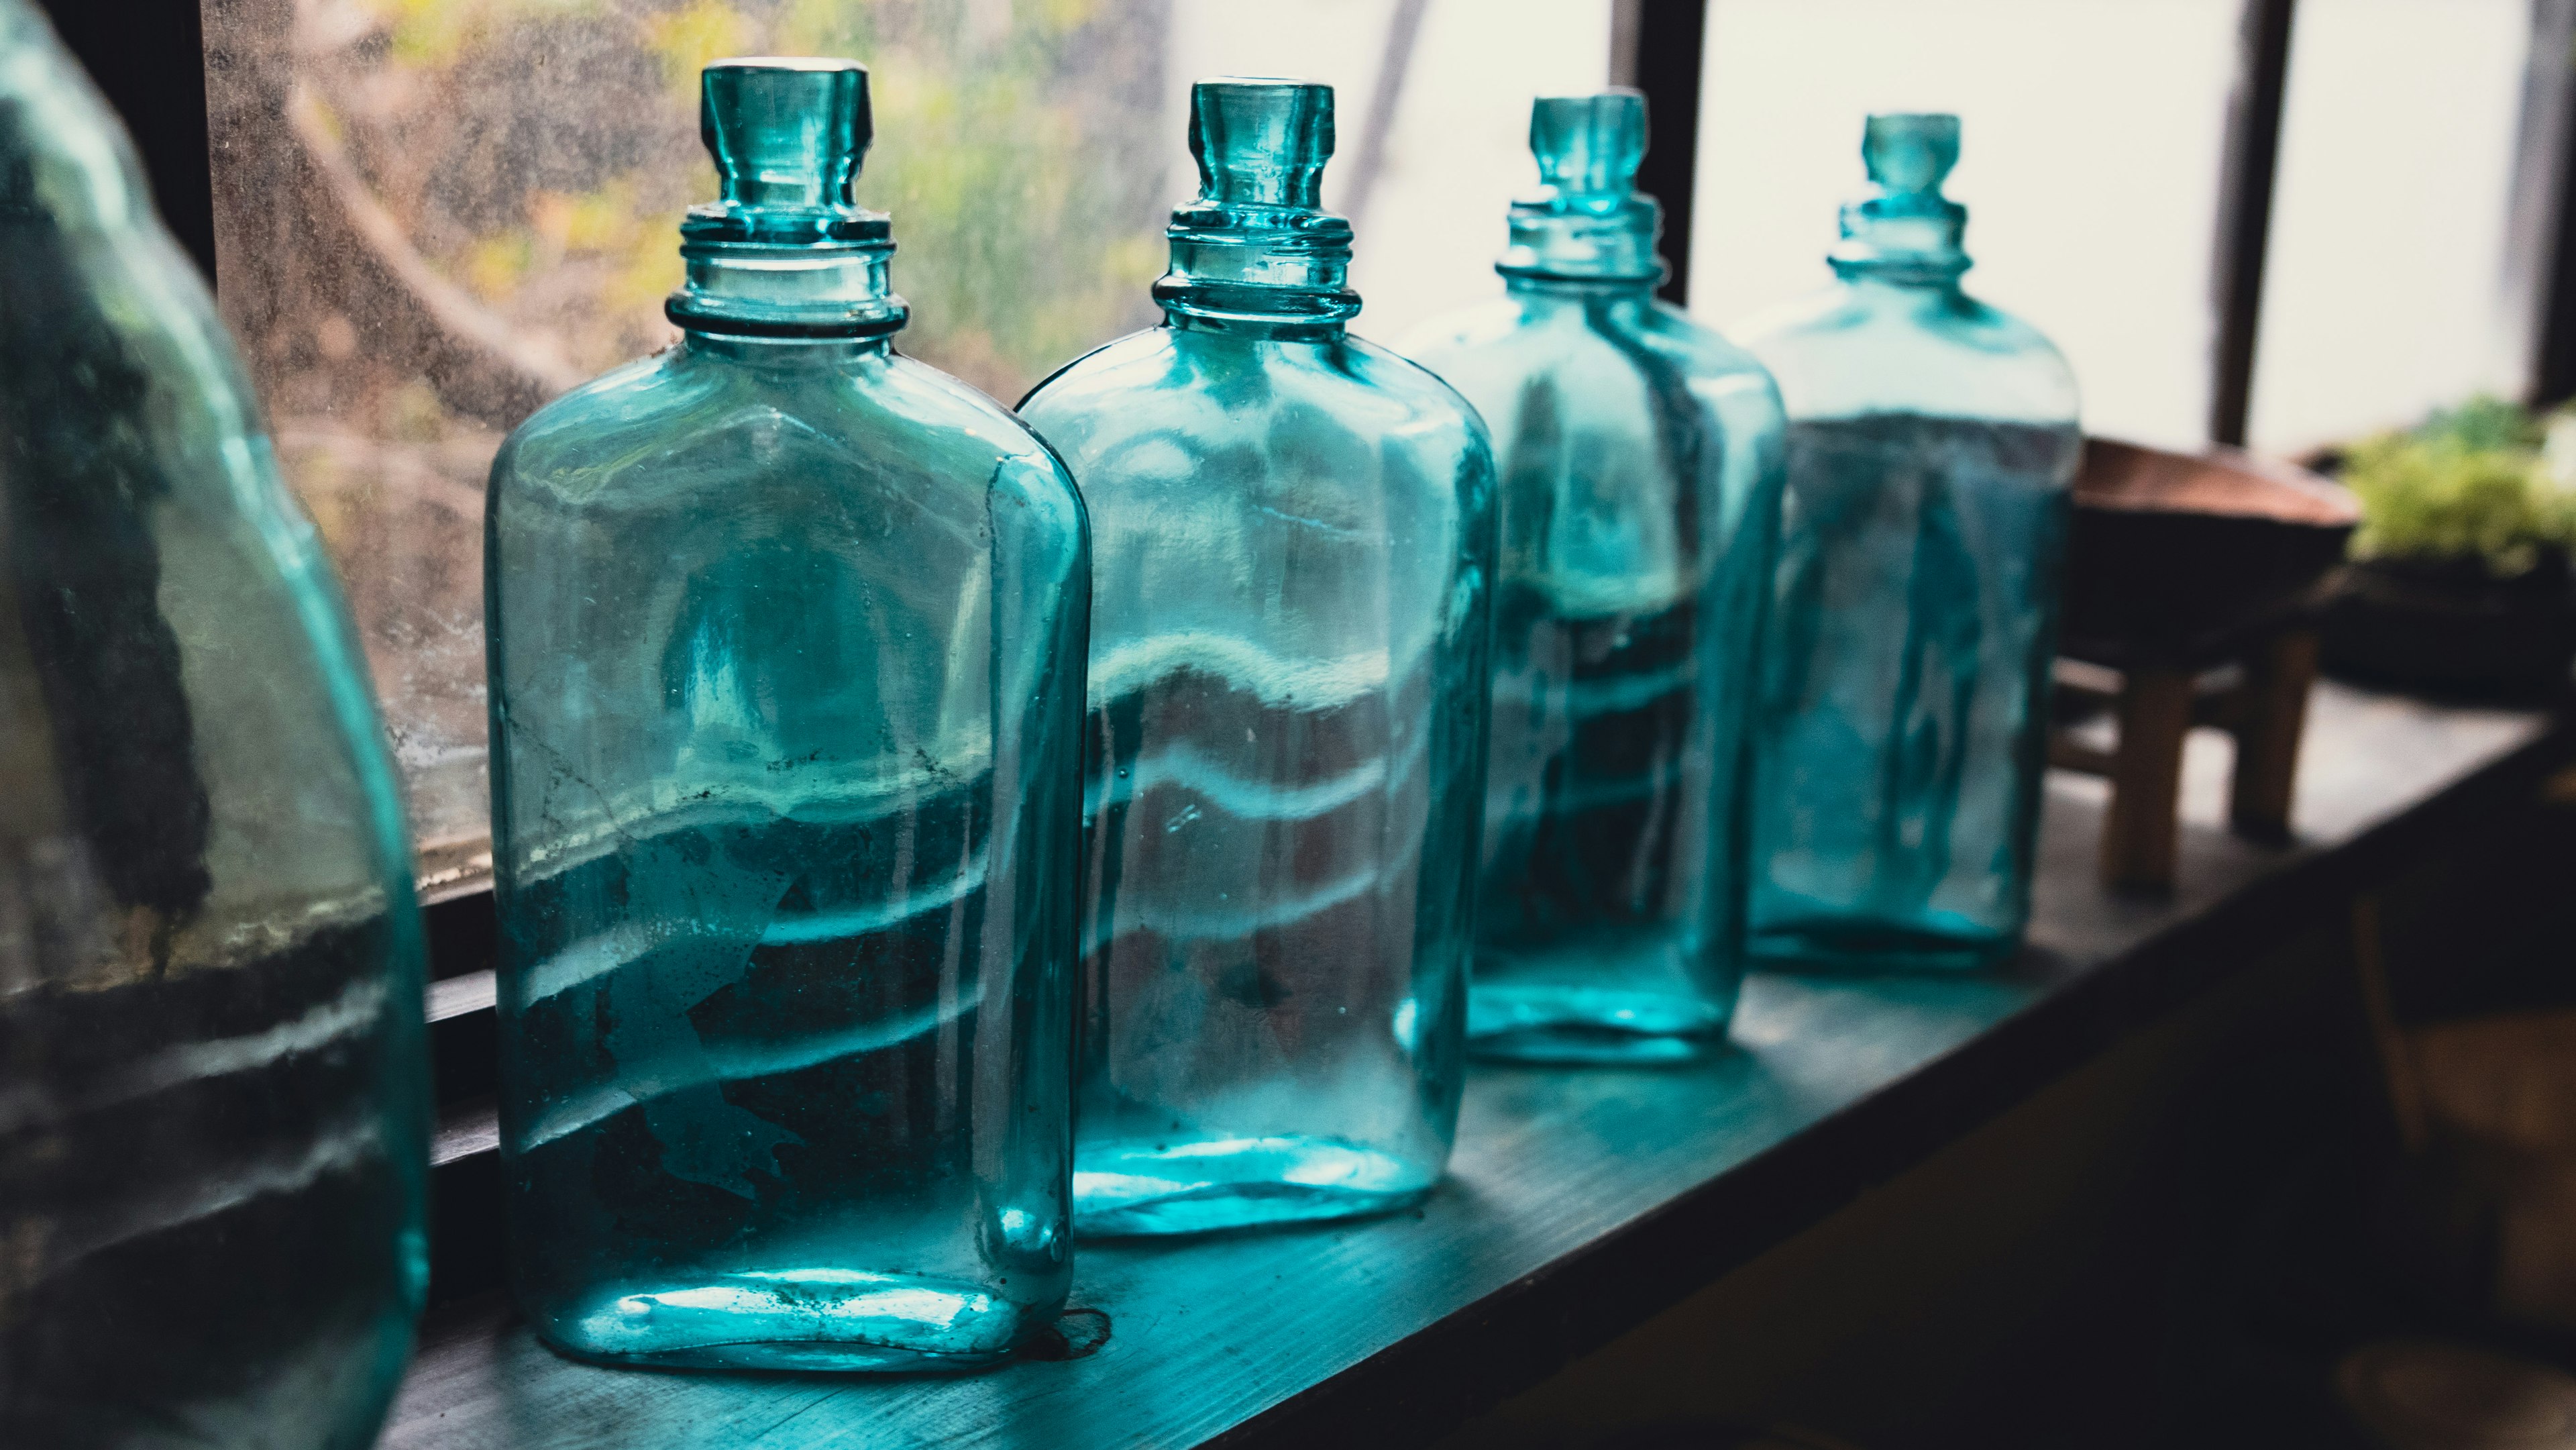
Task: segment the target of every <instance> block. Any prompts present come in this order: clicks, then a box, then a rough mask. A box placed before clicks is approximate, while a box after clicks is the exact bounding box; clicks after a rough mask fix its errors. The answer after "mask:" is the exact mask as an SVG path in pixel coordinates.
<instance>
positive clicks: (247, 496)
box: [0, 0, 430, 1450]
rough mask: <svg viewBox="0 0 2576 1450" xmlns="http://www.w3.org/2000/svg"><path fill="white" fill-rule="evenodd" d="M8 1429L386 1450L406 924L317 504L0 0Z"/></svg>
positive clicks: (2, 1307)
mask: <svg viewBox="0 0 2576 1450" xmlns="http://www.w3.org/2000/svg"><path fill="white" fill-rule="evenodd" d="M0 801H5V804H0V1245H6V1246H7V1247H6V1249H5V1251H0V1445H8V1446H13V1447H15V1446H25V1447H29V1450H34V1447H38V1446H43V1447H46V1450H129V1447H131V1450H141V1447H146V1446H152V1447H159V1446H177V1445H188V1446H198V1447H207V1450H326V1447H327V1450H363V1447H365V1446H367V1445H370V1444H373V1443H374V1441H375V1437H376V1429H377V1427H378V1425H379V1424H380V1423H381V1422H382V1420H383V1418H384V1413H385V1409H386V1406H387V1405H388V1404H390V1403H391V1401H392V1398H393V1394H394V1389H395V1387H396V1385H397V1384H398V1383H399V1381H400V1379H401V1375H402V1368H403V1361H404V1359H405V1357H406V1356H407V1355H408V1354H409V1352H410V1347H411V1333H412V1321H413V1319H414V1317H415V1316H416V1315H417V1313H418V1312H419V1309H420V1305H421V1299H422V1292H423V1290H424V1288H425V1287H426V1284H427V1270H428V1255H427V1252H426V1243H425V1241H424V1229H423V1204H424V1200H423V1186H424V1183H425V1179H426V1174H427V1169H428V1157H429V1154H428V1134H429V1122H430V1113H429V1074H428V1066H427V1061H426V1056H425V1053H424V1051H423V1040H422V1030H421V1007H422V987H421V965H422V959H421V937H420V919H419V913H418V911H417V909H416V907H415V906H414V904H413V900H412V877H411V861H410V855H409V852H408V850H407V848H406V847H405V845H404V841H403V824H402V816H401V809H400V803H399V800H398V798H397V796H396V790H395V785H394V776H393V768H392V762H391V760H390V759H389V758H388V757H387V755H386V753H385V748H384V743H383V735H382V731H381V728H380V726H379V723H378V721H377V719H376V713H375V705H374V703H373V701H372V699H371V698H370V694H369V689H368V685H367V677H366V672H365V663H364V661H363V660H362V659H361V657H360V655H359V653H358V649H357V643H356V639H355V636H354V634H353V633H352V631H351V629H350V627H349V624H348V620H347V616H346V613H345V611H344V609H343V607H342V604H341V600H340V597H339V591H338V586H337V584H336V583H335V582H334V580H333V579H332V576H331V571H330V568H329V566H328V564H327V563H326V562H325V560H324V557H323V554H322V548H321V543H320V540H319V539H318V538H317V537H316V535H315V533H314V531H313V526H312V525H311V524H310V523H309V522H308V521H307V520H306V519H305V517H304V515H303V514H302V513H301V512H300V511H299V510H298V509H297V508H296V506H295V503H294V502H293V500H292V499H291V498H290V497H289V496H288V494H287V492H286V489H285V486H284V484H283V483H282V482H281V480H280V478H279V475H278V471H277V463H276V459H275V457H274V455H273V454H272V453H271V451H270V447H269V440H268V437H267V433H266V429H265V426H264V425H263V424H262V422H261V420H260V417H259V409H258V404H257V401H256V399H255V398H254V397H253V395H252V392H251V389H250V385H249V382H248V380H247V379H246V378H245V377H244V376H243V373H242V369H241V364H240V361H239V358H238V357H237V356H236V354H235V352H234V350H233V344H232V341H231V339H230V338H229V337H228V336H227V335H226V334H225V331H224V328H223V324H222V323H221V321H219V320H218V318H217V316H216V313H215V307H214V299H213V298H212V297H211V296H209V295H208V293H207V291H206V288H205V285H204V284H203V282H201V281H200V280H199V278H198V276H197V273H196V271H195V269H194V268H193V267H192V266H191V265H190V263H189V262H188V260H187V259H186V258H185V257H184V256H182V255H181V253H180V252H179V249H178V247H177V246H176V244H174V243H173V242H172V241H171V239H170V236H169V234H168V233H167V232H165V231H163V230H162V228H161V224H160V222H159V220H158V219H157V218H156V217H155V216H154V215H153V213H152V210H151V206H150V202H149V200H148V199H147V196H146V193H145V190H144V184H143V178H142V175H141V172H140V171H139V169H138V168H137V166H136V164H135V160H134V157H133V154H132V152H131V149H130V148H129V146H128V144H127V142H126V138H125V136H124V133H123V131H122V130H121V129H120V128H119V127H118V125H117V124H116V122H115V120H114V119H113V117H112V116H111V115H110V114H109V112H108V110H107V107H106V106H105V105H104V103H102V102H101V101H100V100H99V98H98V96H97V94H96V93H95V92H93V91H92V90H91V89H90V86H89V83H88V81H87V79H86V78H85V77H84V76H83V75H82V73H81V70H80V67H79V66H78V65H77V64H75V63H74V62H73V60H72V58H71V57H70V56H69V55H68V54H66V53H65V52H64V50H63V48H62V46H61V44H60V43H59V42H58V41H57V40H56V39H55V37H54V36H53V34H52V32H51V31H50V30H49V29H48V28H47V26H46V25H45V23H44V21H42V20H40V19H38V18H37V16H36V15H35V13H34V12H33V10H32V9H31V8H30V7H29V6H27V5H26V4H24V3H23V0H0Z"/></svg>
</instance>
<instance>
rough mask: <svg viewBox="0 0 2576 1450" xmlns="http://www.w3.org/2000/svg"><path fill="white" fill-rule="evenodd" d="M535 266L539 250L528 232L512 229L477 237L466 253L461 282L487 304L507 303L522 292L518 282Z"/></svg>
mask: <svg viewBox="0 0 2576 1450" xmlns="http://www.w3.org/2000/svg"><path fill="white" fill-rule="evenodd" d="M535 262H536V247H535V245H534V244H533V239H532V238H530V237H529V235H528V234H527V232H525V231H523V230H520V229H517V228H513V229H511V230H509V231H506V232H495V233H493V234H492V235H490V236H487V237H477V238H475V239H474V244H473V245H472V246H470V247H467V248H466V249H465V264H464V266H463V268H462V269H461V270H462V272H463V276H462V278H461V279H460V280H462V281H463V282H464V283H465V285H466V286H467V287H468V288H470V289H472V290H473V292H474V295H475V296H477V297H480V298H482V299H483V300H484V301H486V302H500V301H504V300H506V299H507V298H508V297H509V296H510V294H511V293H513V292H516V291H518V290H519V280H520V279H521V278H523V277H525V276H527V275H528V268H529V267H530V266H531V265H533V264H534V263H535Z"/></svg>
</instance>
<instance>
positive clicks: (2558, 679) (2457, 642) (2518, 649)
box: [2323, 397, 2576, 698]
mask: <svg viewBox="0 0 2576 1450" xmlns="http://www.w3.org/2000/svg"><path fill="white" fill-rule="evenodd" d="M2337 471H2338V472H2339V473H2340V475H2341V477H2342V480H2343V482H2344V484H2345V485H2346V486H2347V487H2349V488H2350V489H2351V490H2352V491H2353V494H2354V496H2355V497H2356V498H2358V499H2359V500H2360V502H2361V528H2360V530H2359V532H2358V533H2356V534H2355V535H2354V536H2353V542H2352V553H2353V558H2352V560H2351V562H2350V563H2348V564H2347V565H2346V566H2345V568H2344V570H2343V573H2342V575H2341V577H2340V578H2339V579H2338V580H2337V582H2336V585H2335V587H2334V589H2333V590H2332V592H2331V593H2330V595H2329V596H2328V599H2327V601H2326V606H2325V612H2324V619H2323V634H2324V641H2323V642H2324V664H2325V667H2326V669H2327V670H2328V671H2330V672H2331V673H2334V674H2336V675H2339V676H2342V677H2344V678H2348V679H2355V680H2360V681H2364V682H2368V683H2374V684H2384V685H2394V686H2398V687H2402V688H2410V689H2420V690H2433V691H2439V692H2444V693H2463V694H2475V695H2486V696H2511V697H2523V698H2529V697H2534V696H2547V695H2555V694H2557V693H2559V692H2561V691H2563V690H2565V688H2566V687H2567V680H2568V667H2569V664H2570V661H2571V659H2576V600H2571V596H2570V592H2569V570H2568V554H2569V549H2570V546H2571V545H2576V414H2570V413H2560V414H2558V415H2555V416H2553V417H2550V418H2546V419H2535V418H2534V417H2532V416H2531V415H2530V414H2529V413H2527V412H2525V411H2524V410H2523V409H2522V408H2520V407H2518V406H2516V405H2515V404H2512V403H2509V402H2505V401H2503V400H2501V399H2498V398H2485V397H2482V398H2473V399H2471V400H2470V401H2468V402H2467V403H2464V404H2462V405H2461V406H2459V407H2457V408H2452V409H2446V410H2443V411H2440V412H2437V413H2435V414H2434V415H2433V416H2432V417H2430V418H2428V419H2426V420H2425V421H2424V422H2423V423H2422V424H2420V425H2418V426H2416V427H2414V428H2411V429H2407V430H2404V431H2399V432H2389V433H2382V434H2378V435H2376V436H2374V437H2371V438H2366V439H2364V440H2362V441H2361V442H2359V443H2357V444H2354V445H2353V446H2352V447H2351V448H2350V449H2349V450H2347V451H2346V452H2345V453H2344V454H2343V456H2342V458H2341V460H2340V467H2339V468H2338V470H2337Z"/></svg>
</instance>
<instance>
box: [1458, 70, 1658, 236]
mask: <svg viewBox="0 0 2576 1450" xmlns="http://www.w3.org/2000/svg"><path fill="white" fill-rule="evenodd" d="M1529 147H1530V156H1531V158H1532V159H1533V160H1534V161H1536V162H1537V163H1538V177H1539V187H1538V189H1537V190H1536V191H1533V192H1530V193H1528V194H1527V195H1524V196H1520V197H1517V198H1514V199H1513V202H1512V211H1511V243H1510V245H1509V246H1507V247H1506V248H1505V249H1504V251H1503V255H1502V257H1501V258H1500V259H1499V260H1497V261H1496V262H1495V263H1494V270H1495V271H1497V272H1500V273H1502V274H1503V275H1504V276H1505V277H1527V278H1533V279H1561V280H1565V281H1583V282H1661V281H1662V280H1663V279H1664V276H1665V269H1664V264H1663V261H1662V259H1661V258H1659V257H1657V256H1656V255H1655V239H1656V236H1657V234H1658V233H1659V232H1660V231H1661V229H1662V227H1663V209H1662V208H1661V207H1658V206H1657V205H1656V204H1655V200H1654V198H1652V197H1650V196H1646V195H1643V194H1641V193H1640V192H1638V190H1637V168H1638V166H1639V165H1640V164H1641V163H1643V162H1644V160H1645V157H1646V97H1645V95H1644V93H1643V92H1640V91H1636V90H1631V89H1628V88H1626V87H1613V88H1611V89H1609V90H1603V91H1590V92H1586V93H1583V94H1580V95H1567V96H1540V97H1538V98H1537V99H1535V100H1533V101H1531V102H1530V128H1529Z"/></svg>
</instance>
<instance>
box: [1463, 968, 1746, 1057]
mask: <svg viewBox="0 0 2576 1450" xmlns="http://www.w3.org/2000/svg"><path fill="white" fill-rule="evenodd" d="M1732 1015H1733V1014H1732V1013H1731V1012H1730V1011H1729V1010H1728V1009H1727V1008H1724V1007H1720V1006H1718V1005H1717V1004H1716V1003H1713V1002H1710V1001H1708V1000H1707V999H1706V998H1703V997H1698V996H1685V995H1682V994H1679V993H1674V992H1622V991H1611V990H1605V989H1602V988H1598V987H1569V986H1542V985H1535V984H1532V985H1485V984H1478V985H1476V986H1474V987H1472V988H1470V989H1469V991H1468V994H1467V1050H1468V1052H1470V1053H1471V1054H1473V1055H1475V1056H1477V1057H1480V1058H1487V1059H1492V1060H1495V1061H1502V1062H1534V1063H1544V1062H1565V1063H1603V1064H1616V1063H1637V1064H1654V1063H1676V1062H1696V1061H1698V1060H1700V1059H1702V1058H1704V1057H1707V1056H1709V1055H1710V1054H1711V1053H1714V1052H1717V1051H1719V1050H1721V1049H1722V1048H1724V1047H1725V1045H1726V1023H1727V1019H1728V1018H1729V1017H1730V1016H1732Z"/></svg>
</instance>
